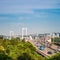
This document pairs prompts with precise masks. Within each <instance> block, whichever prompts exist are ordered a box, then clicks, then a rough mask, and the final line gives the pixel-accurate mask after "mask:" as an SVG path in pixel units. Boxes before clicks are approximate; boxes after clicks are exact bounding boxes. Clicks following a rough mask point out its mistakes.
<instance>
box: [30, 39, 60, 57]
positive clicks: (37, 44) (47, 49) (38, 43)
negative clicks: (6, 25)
mask: <svg viewBox="0 0 60 60" xmlns="http://www.w3.org/2000/svg"><path fill="white" fill-rule="evenodd" d="M29 42H30V43H32V44H33V46H34V47H36V49H37V50H36V51H37V52H38V53H39V54H41V55H43V56H45V57H47V58H48V57H51V56H53V55H55V54H56V53H58V52H59V51H56V49H57V46H55V45H52V46H50V45H49V44H47V43H45V42H41V40H29ZM44 45H45V49H44V50H40V49H39V48H40V46H44ZM53 47H55V49H54V48H53ZM48 52H51V53H48Z"/></svg>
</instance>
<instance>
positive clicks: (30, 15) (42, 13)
mask: <svg viewBox="0 0 60 60" xmlns="http://www.w3.org/2000/svg"><path fill="white" fill-rule="evenodd" d="M22 27H27V28H28V34H29V33H48V32H60V0H0V34H4V35H9V31H14V32H15V34H21V29H22Z"/></svg>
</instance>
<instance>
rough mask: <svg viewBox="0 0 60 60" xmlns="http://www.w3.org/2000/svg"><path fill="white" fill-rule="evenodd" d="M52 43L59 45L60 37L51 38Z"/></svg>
mask: <svg viewBox="0 0 60 60" xmlns="http://www.w3.org/2000/svg"><path fill="white" fill-rule="evenodd" d="M52 42H53V43H55V44H58V45H60V37H55V38H52Z"/></svg>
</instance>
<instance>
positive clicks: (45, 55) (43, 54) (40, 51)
mask: <svg viewBox="0 0 60 60" xmlns="http://www.w3.org/2000/svg"><path fill="white" fill-rule="evenodd" d="M34 41H35V40H29V42H30V43H32V44H33V46H34V47H35V48H36V49H37V50H36V51H37V52H38V53H39V54H41V55H42V56H44V57H46V58H48V57H51V56H52V55H53V54H47V53H46V52H44V51H42V50H40V49H39V48H38V47H37V46H36V45H35V44H34Z"/></svg>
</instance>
